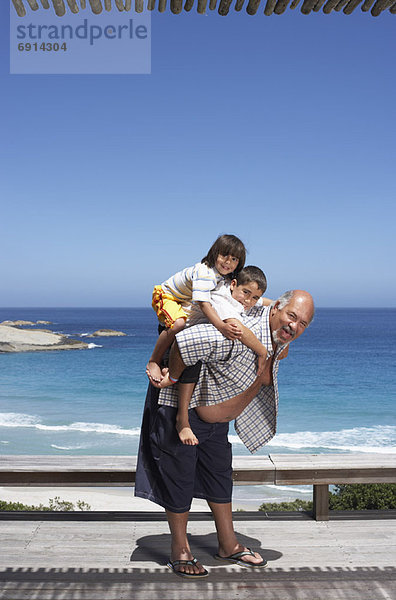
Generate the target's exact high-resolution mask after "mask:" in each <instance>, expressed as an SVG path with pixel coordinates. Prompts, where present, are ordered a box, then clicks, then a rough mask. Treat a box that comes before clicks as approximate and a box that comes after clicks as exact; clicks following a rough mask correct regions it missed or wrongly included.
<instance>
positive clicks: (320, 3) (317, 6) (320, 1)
mask: <svg viewBox="0 0 396 600" xmlns="http://www.w3.org/2000/svg"><path fill="white" fill-rule="evenodd" d="M361 1H362V0H359V2H361ZM325 2H326V0H318V1H317V2H316V4H315V6H314V7H313V9H314V11H315V12H319V11H320V9H321V8H322V6H323V4H324V3H325Z"/></svg>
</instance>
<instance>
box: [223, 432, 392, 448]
mask: <svg viewBox="0 0 396 600" xmlns="http://www.w3.org/2000/svg"><path fill="white" fill-rule="evenodd" d="M229 438H230V442H232V443H234V444H241V443H242V442H241V440H240V439H239V437H238V436H236V435H231V436H229ZM395 446H396V427H394V426H391V425H375V426H374V427H354V428H352V429H341V430H340V431H297V432H295V433H278V434H277V435H276V436H275V437H274V438H273V439H272V440H271V441H270V442H269V443H268V444H267V447H276V448H288V449H290V450H317V449H319V448H323V449H326V450H338V451H345V452H376V453H382V454H396V447H395Z"/></svg>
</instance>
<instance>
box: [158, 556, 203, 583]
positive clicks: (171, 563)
mask: <svg viewBox="0 0 396 600" xmlns="http://www.w3.org/2000/svg"><path fill="white" fill-rule="evenodd" d="M197 563H198V561H197V559H196V558H193V559H192V560H173V561H172V560H170V561H169V562H168V563H167V565H166V566H167V567H169V569H170V570H171V571H173V572H174V573H175V575H179V577H187V578H189V579H200V578H201V577H207V576H208V575H209V573H208V571H207V570H206V569H204V571H203V573H184V572H183V571H178V570H177V569H176V568H175V567H178V566H179V565H191V566H192V567H195V565H196V564H197Z"/></svg>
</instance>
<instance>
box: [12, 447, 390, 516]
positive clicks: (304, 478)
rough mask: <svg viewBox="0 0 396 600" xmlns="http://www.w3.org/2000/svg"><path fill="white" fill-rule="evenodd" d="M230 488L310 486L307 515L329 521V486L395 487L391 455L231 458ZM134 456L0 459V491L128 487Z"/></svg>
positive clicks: (290, 455) (133, 475) (133, 476)
mask: <svg viewBox="0 0 396 600" xmlns="http://www.w3.org/2000/svg"><path fill="white" fill-rule="evenodd" d="M233 470H234V472H233V479H234V484H236V485H260V484H267V485H291V486H292V485H313V492H314V493H313V502H314V507H313V516H314V518H315V519H316V520H317V521H327V520H328V518H329V502H328V490H329V485H331V484H337V483H396V455H395V454H393V455H392V454H363V453H362V454H270V455H269V456H256V457H251V456H235V457H234V460H233ZM135 474H136V456H100V455H99V456H61V457H60V456H53V455H46V456H18V455H11V456H10V455H8V456H0V485H1V486H12V487H15V486H43V487H44V486H46V487H55V486H62V487H67V486H81V487H91V486H102V487H110V486H111V487H122V486H133V485H134V483H135Z"/></svg>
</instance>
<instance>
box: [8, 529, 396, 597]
mask: <svg viewBox="0 0 396 600" xmlns="http://www.w3.org/2000/svg"><path fill="white" fill-rule="evenodd" d="M235 529H236V531H237V534H238V537H239V539H240V540H241V541H242V542H243V543H244V544H246V545H248V546H251V547H253V548H255V549H258V550H260V552H262V554H263V556H264V557H265V558H266V559H267V560H268V561H269V566H268V568H267V569H265V570H256V571H248V570H247V569H244V568H242V567H238V566H234V565H233V566H230V565H226V564H222V563H219V562H218V561H216V560H215V559H214V558H213V554H214V553H215V552H216V549H217V548H216V535H215V532H214V525H213V523H212V522H211V521H192V522H190V524H189V532H190V534H191V544H192V549H193V552H194V553H195V554H196V556H197V557H198V558H199V559H200V560H201V561H202V562H203V563H204V564H205V565H206V566H207V568H208V569H209V571H210V576H209V577H208V578H207V579H206V580H201V581H199V582H195V581H184V580H182V579H180V578H178V577H176V576H175V575H173V574H172V573H171V572H170V571H169V570H168V569H167V568H166V566H165V565H166V561H167V559H168V553H169V542H170V536H169V530H168V526H167V523H166V522H164V521H158V522H153V521H148V522H140V521H139V522H130V521H125V522H123V521H121V522H120V521H117V522H84V521H83V522H75V521H71V522H62V521H35V522H31V521H29V522H19V521H5V522H0V539H1V547H2V552H1V555H0V600H26V599H28V600H97V599H98V600H99V598H100V600H132V599H133V600H143V599H144V600H154V599H155V600H157V599H158V598H159V597H161V599H163V600H173V599H176V600H178V599H180V600H181V599H183V600H185V597H186V593H188V598H189V600H198V599H199V600H207V599H216V600H223V599H224V600H229V598H238V600H259V599H260V600H262V598H263V597H265V598H266V600H322V599H323V600H329V598H337V600H384V599H386V600H394V599H395V598H396V568H395V566H394V557H395V555H396V520H367V521H365V520H358V521H356V520H353V521H352V520H351V521H330V522H320V523H318V522H315V521H264V520H262V519H260V518H258V519H257V520H256V521H243V520H238V521H236V522H235Z"/></svg>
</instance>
